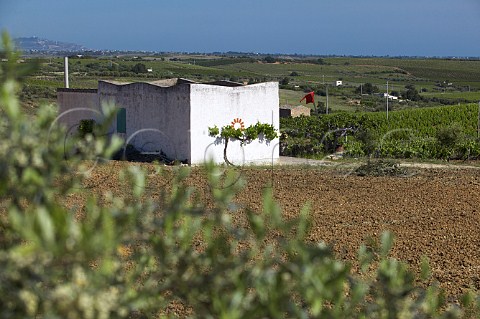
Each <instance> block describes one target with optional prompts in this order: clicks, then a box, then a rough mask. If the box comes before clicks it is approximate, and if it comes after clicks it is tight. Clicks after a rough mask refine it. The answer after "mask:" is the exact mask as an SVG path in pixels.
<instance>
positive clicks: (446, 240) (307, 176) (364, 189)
mask: <svg viewBox="0 0 480 319" xmlns="http://www.w3.org/2000/svg"><path fill="white" fill-rule="evenodd" d="M128 165H137V166H141V167H142V168H143V169H145V170H146V171H147V176H148V182H147V186H146V196H150V197H153V198H156V197H158V196H159V194H160V191H161V189H163V188H166V187H167V188H168V186H169V185H171V180H172V174H173V170H174V169H173V168H171V167H166V168H165V169H164V170H163V174H161V175H158V174H156V173H155V166H154V165H153V164H148V163H136V164H132V163H128V162H116V161H111V162H108V163H107V164H102V165H99V166H97V167H95V168H94V169H93V170H92V172H91V175H90V176H89V177H88V178H87V179H86V180H85V182H84V186H85V189H86V190H87V193H89V192H94V193H102V192H105V191H111V192H113V193H115V194H117V195H123V196H125V195H128V193H129V192H131V190H130V189H128V188H127V187H126V186H121V185H125V184H122V183H119V182H118V179H117V178H116V177H117V176H118V172H119V171H120V170H122V169H123V168H126V167H127V166H128ZM414 172H415V173H414V174H412V175H411V176H408V177H360V176H356V175H355V174H352V170H351V169H349V168H347V167H341V166H336V167H334V168H319V167H298V166H286V167H275V168H271V167H263V168H258V167H255V168H238V169H237V170H236V173H237V174H238V176H239V177H241V178H242V179H244V180H245V181H246V185H245V187H244V188H243V189H242V190H241V191H240V192H239V193H238V195H237V196H236V198H235V202H236V203H237V204H238V206H239V207H244V208H246V207H248V208H251V209H253V210H255V211H261V209H262V196H263V193H264V191H265V189H266V188H271V191H272V193H273V196H274V198H275V199H276V201H277V202H278V204H279V205H280V207H281V208H282V212H283V215H284V216H285V218H287V219H288V218H292V217H295V216H298V214H299V212H300V210H301V209H302V207H303V206H304V205H305V204H306V203H309V205H310V217H311V220H312V227H311V230H310V234H309V236H308V241H310V242H312V243H315V242H320V241H324V242H326V243H327V244H330V245H332V247H333V249H334V251H335V253H336V255H337V256H338V258H340V259H343V260H345V261H346V262H351V263H352V265H353V269H355V262H356V260H357V253H358V249H359V247H360V245H361V244H366V243H369V242H371V239H372V238H373V239H375V240H376V241H377V242H378V239H379V237H380V235H381V234H382V232H384V231H391V232H392V233H393V234H394V236H395V243H394V247H393V249H392V252H391V256H392V257H395V258H397V259H400V260H402V261H405V262H407V263H408V264H409V265H410V266H411V269H413V270H414V271H415V272H416V273H417V274H419V272H420V264H421V260H422V258H423V257H426V258H428V261H429V264H430V268H431V274H432V279H431V280H430V281H429V282H428V284H432V283H435V282H437V283H438V284H439V286H440V287H441V288H443V289H444V290H445V293H446V294H447V295H448V296H449V297H450V299H451V300H457V297H458V296H460V294H462V293H464V292H466V291H467V290H468V289H473V290H476V291H477V292H478V290H480V249H479V247H480V232H479V229H480V207H479V203H480V169H478V168H465V167H463V168H455V167H453V168H441V169H438V168H437V169H425V168H415V171H414ZM186 183H188V184H189V185H192V186H195V187H196V188H197V189H198V191H199V193H200V195H202V196H203V197H204V198H205V200H206V201H207V202H208V200H209V199H208V198H209V196H208V192H209V191H210V190H209V186H208V184H207V182H206V178H205V174H204V171H203V169H202V168H201V167H194V168H192V169H191V174H190V177H189V178H188V179H187V180H186ZM82 200H83V198H81V197H80V196H79V195H73V196H71V197H69V198H68V199H66V202H67V205H68V206H70V207H81V205H82ZM233 216H234V219H235V220H236V222H237V223H238V225H242V226H245V225H246V214H245V212H244V209H239V210H238V211H236V212H235V213H233Z"/></svg>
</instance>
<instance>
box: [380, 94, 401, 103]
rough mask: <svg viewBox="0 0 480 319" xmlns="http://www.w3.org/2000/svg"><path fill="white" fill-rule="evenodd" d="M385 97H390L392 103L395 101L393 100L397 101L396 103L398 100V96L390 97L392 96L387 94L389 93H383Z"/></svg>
mask: <svg viewBox="0 0 480 319" xmlns="http://www.w3.org/2000/svg"><path fill="white" fill-rule="evenodd" d="M383 97H384V98H387V97H388V99H389V100H392V101H393V100H395V101H396V100H398V96H395V95H390V94H387V93H383Z"/></svg>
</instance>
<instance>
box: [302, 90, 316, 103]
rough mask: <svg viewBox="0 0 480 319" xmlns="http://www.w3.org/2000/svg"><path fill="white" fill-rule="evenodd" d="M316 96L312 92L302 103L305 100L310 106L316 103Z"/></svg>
mask: <svg viewBox="0 0 480 319" xmlns="http://www.w3.org/2000/svg"><path fill="white" fill-rule="evenodd" d="M314 96H315V92H313V91H312V92H310V93H308V94H307V95H305V96H304V97H303V99H301V100H300V102H302V101H303V100H305V103H306V104H308V103H315V99H314Z"/></svg>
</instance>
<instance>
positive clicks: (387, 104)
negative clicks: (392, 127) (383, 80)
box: [387, 81, 388, 121]
mask: <svg viewBox="0 0 480 319" xmlns="http://www.w3.org/2000/svg"><path fill="white" fill-rule="evenodd" d="M387 121H388V81H387Z"/></svg>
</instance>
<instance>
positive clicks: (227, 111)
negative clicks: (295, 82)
mask: <svg viewBox="0 0 480 319" xmlns="http://www.w3.org/2000/svg"><path fill="white" fill-rule="evenodd" d="M278 94H279V91H278V83H277V82H267V83H259V84H253V85H248V86H238V87H224V86H216V85H206V84H191V92H190V103H191V119H190V127H191V130H190V137H191V148H192V151H191V153H192V159H191V163H192V164H199V163H203V162H205V161H206V160H209V159H213V160H214V161H215V162H216V163H223V162H224V160H223V149H224V144H223V142H222V143H220V144H218V143H217V144H215V139H214V138H212V137H210V136H209V135H208V127H213V126H215V125H216V126H217V127H219V128H221V127H222V126H225V125H229V124H230V123H231V122H232V121H233V120H234V119H235V118H240V119H242V121H243V122H244V123H245V127H248V126H250V125H252V124H255V123H257V122H261V123H269V124H273V125H274V127H275V128H276V129H277V130H278V129H279V107H278V105H279V95H278ZM278 143H279V140H278V138H277V139H274V140H273V141H266V140H263V141H259V140H256V141H253V142H252V143H250V144H248V145H245V146H244V147H241V146H240V142H239V141H230V142H229V145H228V148H227V154H228V159H229V160H230V161H231V162H233V163H234V164H237V165H243V164H253V163H258V164H261V163H271V162H272V160H273V162H276V161H277V160H278V158H279V147H278Z"/></svg>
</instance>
